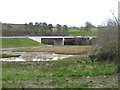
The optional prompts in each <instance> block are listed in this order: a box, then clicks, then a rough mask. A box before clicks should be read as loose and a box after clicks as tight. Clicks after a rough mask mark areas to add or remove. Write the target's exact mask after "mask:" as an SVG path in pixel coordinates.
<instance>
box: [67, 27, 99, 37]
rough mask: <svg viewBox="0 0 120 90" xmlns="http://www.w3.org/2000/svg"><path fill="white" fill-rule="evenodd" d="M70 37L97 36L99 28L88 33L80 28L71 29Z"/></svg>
mask: <svg viewBox="0 0 120 90" xmlns="http://www.w3.org/2000/svg"><path fill="white" fill-rule="evenodd" d="M68 33H69V35H74V36H96V35H97V33H98V31H97V28H92V30H91V31H86V30H84V29H81V28H80V29H79V28H71V29H69V32H68Z"/></svg>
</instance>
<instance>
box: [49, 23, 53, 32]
mask: <svg viewBox="0 0 120 90" xmlns="http://www.w3.org/2000/svg"><path fill="white" fill-rule="evenodd" d="M48 28H49V30H50V31H51V32H52V28H53V25H52V24H49V25H48Z"/></svg>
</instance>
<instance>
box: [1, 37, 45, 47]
mask: <svg viewBox="0 0 120 90" xmlns="http://www.w3.org/2000/svg"><path fill="white" fill-rule="evenodd" d="M1 40H2V48H14V47H32V46H44V44H41V43H38V42H36V41H34V40H31V39H29V38H2V39H1Z"/></svg>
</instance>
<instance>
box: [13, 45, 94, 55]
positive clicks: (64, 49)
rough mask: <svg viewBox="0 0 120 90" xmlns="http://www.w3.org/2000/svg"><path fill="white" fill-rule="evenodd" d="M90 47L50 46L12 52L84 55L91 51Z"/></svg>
mask: <svg viewBox="0 0 120 90" xmlns="http://www.w3.org/2000/svg"><path fill="white" fill-rule="evenodd" d="M91 48H92V46H51V47H47V46H45V47H37V48H25V49H16V50H13V51H17V52H18V51H19V52H51V53H57V54H67V55H69V54H70V55H71V54H72V55H80V54H86V53H88V52H89V51H90V50H91Z"/></svg>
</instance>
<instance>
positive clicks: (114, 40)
mask: <svg viewBox="0 0 120 90" xmlns="http://www.w3.org/2000/svg"><path fill="white" fill-rule="evenodd" d="M111 22H112V23H111ZM117 56H118V25H117V22H115V21H111V20H110V21H107V25H106V26H102V27H100V28H99V32H98V35H97V45H96V46H95V47H94V48H93V50H92V51H91V52H90V53H89V57H90V58H91V59H94V60H113V59H115V58H116V57H117Z"/></svg>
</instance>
